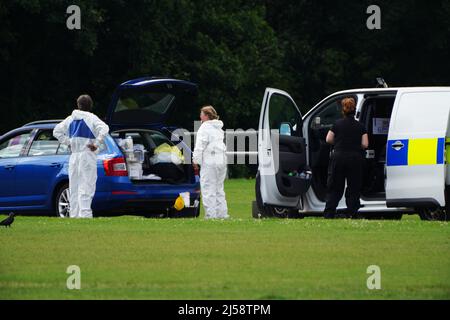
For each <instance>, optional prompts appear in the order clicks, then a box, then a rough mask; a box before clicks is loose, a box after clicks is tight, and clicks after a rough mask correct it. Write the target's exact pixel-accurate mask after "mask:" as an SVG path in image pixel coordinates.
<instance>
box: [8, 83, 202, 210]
mask: <svg viewBox="0 0 450 320" xmlns="http://www.w3.org/2000/svg"><path fill="white" fill-rule="evenodd" d="M196 96H197V85H196V84H194V83H191V82H187V81H182V80H176V79H157V78H140V79H135V80H130V81H127V82H125V83H122V84H121V85H119V86H118V88H117V89H116V91H115V93H114V95H113V98H112V101H111V104H110V106H109V108H108V112H107V116H106V123H107V124H108V125H109V127H110V134H109V135H108V136H107V138H106V139H105V143H104V146H102V148H101V149H100V152H99V154H98V160H97V163H98V164H97V167H98V179H97V188H96V192H95V196H94V199H93V202H92V209H93V211H94V215H99V214H101V215H105V214H106V215H113V214H115V213H119V214H126V213H138V214H140V213H142V214H157V215H158V216H168V217H197V216H198V215H199V212H200V205H199V203H200V185H199V177H198V172H196V171H195V170H194V168H193V166H192V165H191V164H183V163H181V164H175V163H155V161H153V159H154V157H153V156H154V150H155V149H156V148H157V147H158V146H161V145H162V144H164V143H167V144H168V145H169V146H174V145H176V144H178V143H180V144H182V143H183V142H182V141H172V139H171V131H172V130H173V129H174V128H173V127H168V124H167V122H168V120H169V119H170V116H171V114H173V113H174V112H178V114H180V113H181V112H183V108H188V107H189V108H192V107H195V101H196V100H195V98H196ZM60 121H61V120H49V121H36V122H32V123H29V124H26V125H24V126H22V127H20V128H17V129H14V130H12V131H10V132H8V133H6V134H4V135H3V136H1V137H0V212H8V211H14V212H23V213H25V212H29V213H38V214H39V213H41V214H49V213H51V214H55V215H56V216H60V217H66V216H68V215H69V210H70V206H69V201H68V199H69V189H68V187H69V180H68V163H69V157H70V149H69V148H68V147H66V146H64V145H61V144H59V142H58V141H57V140H56V139H55V138H54V137H53V134H52V132H53V128H54V127H55V125H56V124H57V123H59V122H60ZM128 137H131V138H132V139H133V143H134V145H135V146H136V145H139V146H140V147H141V149H144V153H143V154H144V159H143V163H142V170H141V172H140V175H137V176H136V175H135V174H133V175H132V174H131V172H130V169H131V167H130V166H131V165H132V164H131V163H130V162H129V160H130V159H129V157H130V156H129V153H127V152H124V151H123V150H124V149H123V147H122V145H121V143H122V142H123V141H124V140H126V138H128ZM179 147H180V146H179ZM182 150H183V152H184V154H185V156H186V158H189V157H190V149H189V147H188V146H186V145H183V148H182ZM186 153H188V154H186ZM141 154H142V153H141ZM182 192H189V193H190V203H189V204H187V206H186V207H185V208H184V209H183V210H181V211H176V210H175V209H174V208H173V204H174V202H175V199H176V198H177V197H178V196H179V194H180V193H182Z"/></svg>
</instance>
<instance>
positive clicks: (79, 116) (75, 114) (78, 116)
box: [72, 109, 91, 120]
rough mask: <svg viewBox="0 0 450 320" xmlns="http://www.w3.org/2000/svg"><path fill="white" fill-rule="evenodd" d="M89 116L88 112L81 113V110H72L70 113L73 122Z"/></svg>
mask: <svg viewBox="0 0 450 320" xmlns="http://www.w3.org/2000/svg"><path fill="white" fill-rule="evenodd" d="M90 115H91V113H90V112H87V111H82V110H79V109H75V110H73V112H72V118H73V119H74V120H81V119H86V118H87V117H89V116H90Z"/></svg>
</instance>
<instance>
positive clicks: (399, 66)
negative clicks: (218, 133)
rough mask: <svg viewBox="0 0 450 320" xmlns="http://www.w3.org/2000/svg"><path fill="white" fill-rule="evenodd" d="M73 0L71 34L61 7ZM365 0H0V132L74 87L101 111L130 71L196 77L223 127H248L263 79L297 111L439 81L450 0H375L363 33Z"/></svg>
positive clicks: (447, 46) (66, 108)
mask: <svg viewBox="0 0 450 320" xmlns="http://www.w3.org/2000/svg"><path fill="white" fill-rule="evenodd" d="M70 4H77V5H79V6H80V8H81V13H82V19H81V25H82V29H81V30H72V31H70V30H68V29H67V28H66V19H67V18H68V16H69V15H68V14H66V8H67V6H68V5H70ZM370 4H372V1H321V2H318V1H312V0H298V1H292V0H277V1H275V0H266V1H263V0H251V1H247V0H246V1H244V0H232V1H219V0H213V1H211V0H208V1H207V0H195V1H188V0H142V1H124V0H99V1H90V0H89V1H88V0H77V1H60V0H16V1H2V2H0V21H1V23H0V42H1V46H0V72H1V75H2V85H1V89H0V90H1V91H0V93H1V94H0V105H1V108H0V133H4V132H6V131H7V130H9V129H11V128H14V127H16V126H17V125H20V124H23V123H24V122H27V121H31V120H36V119H43V118H57V117H64V116H65V115H66V114H67V113H68V112H70V110H71V109H72V108H73V106H74V99H75V98H76V97H77V96H78V95H79V94H80V93H82V92H88V93H90V94H91V95H92V96H93V97H94V99H95V102H96V112H97V113H98V114H100V115H104V113H105V110H106V108H107V105H108V102H109V100H110V97H111V94H112V92H113V90H114V88H115V87H116V86H117V85H118V84H119V83H121V82H123V81H125V80H128V79H130V78H135V77H140V76H145V75H154V76H171V77H175V78H181V79H186V80H192V81H194V82H197V83H199V85H200V89H201V94H200V101H199V104H203V103H212V104H213V105H215V106H216V107H217V109H218V110H219V113H220V114H221V115H222V118H223V119H224V120H225V123H226V126H227V127H228V128H238V127H241V128H249V127H255V126H256V125H257V119H258V117H257V114H258V111H259V108H260V103H261V99H262V95H263V90H264V88H265V87H266V86H273V87H278V88H282V89H285V90H287V91H289V92H290V93H292V95H293V96H294V98H295V99H296V100H297V103H298V104H299V105H301V106H302V108H303V110H304V111H306V110H307V109H309V108H310V107H312V105H313V104H314V103H316V102H318V100H320V99H321V98H323V97H324V96H325V95H327V94H329V93H331V92H333V91H336V90H339V89H346V88H350V87H361V86H373V85H374V79H375V77H376V76H378V75H381V76H383V77H384V78H385V79H386V80H387V81H388V83H389V84H391V85H448V82H449V78H448V74H450V63H449V62H448V58H447V54H448V52H449V51H450V37H449V35H450V3H449V2H448V1H445V0H437V1H418V0H406V1H387V0H380V1H378V2H377V4H378V5H379V6H380V7H381V12H382V29H381V30H374V31H371V30H368V29H367V28H366V19H367V18H368V14H367V13H366V8H367V6H368V5H370Z"/></svg>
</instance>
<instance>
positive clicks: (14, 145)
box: [0, 131, 31, 158]
mask: <svg viewBox="0 0 450 320" xmlns="http://www.w3.org/2000/svg"><path fill="white" fill-rule="evenodd" d="M30 134H31V131H27V132H22V133H20V134H18V135H16V136H14V137H12V138H10V139H8V140H6V141H3V142H2V143H1V144H0V158H14V157H18V156H20V152H21V151H22V149H23V147H24V145H25V144H27V143H28V139H29V138H30Z"/></svg>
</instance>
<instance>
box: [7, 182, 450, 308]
mask: <svg viewBox="0 0 450 320" xmlns="http://www.w3.org/2000/svg"><path fill="white" fill-rule="evenodd" d="M253 186H254V181H252V180H231V181H227V184H226V191H227V198H228V203H229V207H230V214H231V216H232V219H230V220H228V221H205V220H204V219H202V218H200V219H148V218H143V217H137V216H129V217H114V218H97V219H94V220H70V219H59V218H47V217H23V216H19V217H17V219H16V222H15V223H14V225H13V227H12V228H9V229H0V242H1V247H0V299H386V298H387V299H416V298H420V299H422V298H424V299H450V226H449V225H448V223H435V222H433V223H429V222H428V223H427V222H422V221H420V220H419V219H418V218H417V217H415V216H410V217H404V218H403V220H401V221H373V220H372V221H368V220H323V219H321V218H306V219H304V220H275V219H266V220H253V219H252V218H251V200H252V198H253V197H254V191H253ZM0 218H3V216H1V217H0ZM69 265H78V266H79V267H80V268H81V290H68V289H67V288H66V279H67V277H68V274H66V269H67V267H68V266H69ZM369 265H378V266H379V267H380V268H381V286H382V289H381V290H368V289H367V287H366V280H367V277H368V276H369V275H368V274H367V273H366V270H367V267H368V266H369Z"/></svg>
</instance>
